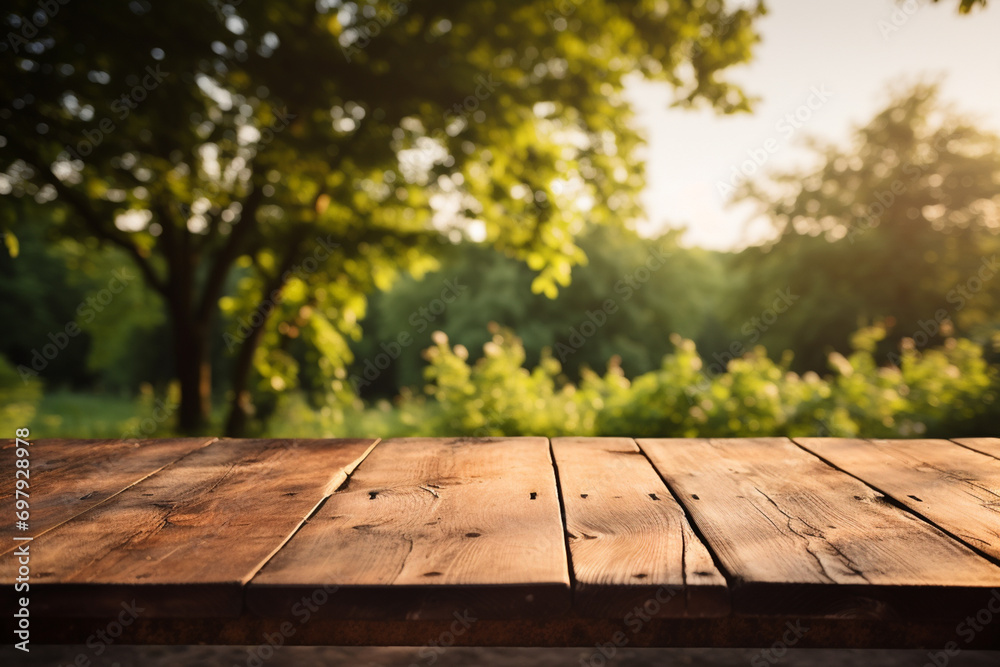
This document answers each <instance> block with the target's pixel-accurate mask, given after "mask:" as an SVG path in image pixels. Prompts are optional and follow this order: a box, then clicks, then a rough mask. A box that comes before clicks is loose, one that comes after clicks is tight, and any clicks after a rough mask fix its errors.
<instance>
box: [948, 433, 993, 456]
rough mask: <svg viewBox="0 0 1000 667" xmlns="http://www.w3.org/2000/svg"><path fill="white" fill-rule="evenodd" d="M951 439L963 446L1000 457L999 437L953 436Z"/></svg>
mask: <svg viewBox="0 0 1000 667" xmlns="http://www.w3.org/2000/svg"><path fill="white" fill-rule="evenodd" d="M953 440H954V441H955V442H957V443H958V444H960V445H962V446H963V447H968V448H969V449H974V450H976V451H977V452H981V453H983V454H988V455H990V456H992V457H993V458H995V459H1000V438H953Z"/></svg>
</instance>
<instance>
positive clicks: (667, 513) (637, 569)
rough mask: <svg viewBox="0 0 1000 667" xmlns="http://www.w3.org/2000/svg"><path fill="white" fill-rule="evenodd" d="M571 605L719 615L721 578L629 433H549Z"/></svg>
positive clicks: (605, 612)
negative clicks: (581, 435)
mask: <svg viewBox="0 0 1000 667" xmlns="http://www.w3.org/2000/svg"><path fill="white" fill-rule="evenodd" d="M552 452H553V455H554V456H555V462H556V468H557V472H558V477H559V486H560V489H561V491H562V497H563V505H564V508H565V513H566V534H567V536H568V537H569V545H570V552H571V557H572V563H573V573H574V578H575V582H574V600H573V602H574V608H575V609H576V610H577V611H578V612H580V613H582V614H589V615H593V616H600V617H606V618H607V617H612V618H613V617H615V616H623V615H624V614H626V613H628V612H629V611H631V610H633V609H634V608H635V607H636V606H637V605H638V606H640V607H645V608H646V609H648V610H651V611H653V612H654V613H655V615H658V616H699V615H706V616H711V615H716V616H718V615H724V614H727V613H728V612H729V591H728V589H727V587H726V580H725V578H723V576H722V574H721V573H719V570H718V569H717V568H716V567H715V563H714V562H713V561H712V556H711V554H710V553H709V552H708V549H706V548H705V546H704V545H703V544H702V543H701V540H699V539H698V537H697V536H696V535H695V533H694V531H693V530H692V529H691V525H690V524H689V523H688V520H687V518H686V517H685V516H684V510H683V509H681V507H680V505H678V504H677V501H676V500H675V499H674V497H673V495H671V493H670V491H669V489H667V487H666V486H665V485H664V484H663V480H661V479H660V476H659V475H658V474H657V472H656V470H654V469H653V467H652V465H650V463H649V461H648V460H647V459H646V457H645V456H643V454H642V452H640V451H639V448H638V447H637V446H636V444H635V442H634V441H633V440H631V439H630V438H553V440H552Z"/></svg>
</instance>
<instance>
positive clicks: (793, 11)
mask: <svg viewBox="0 0 1000 667" xmlns="http://www.w3.org/2000/svg"><path fill="white" fill-rule="evenodd" d="M767 5H768V10H769V13H768V15H767V16H765V17H763V18H762V19H761V20H760V22H759V23H758V30H759V31H760V34H761V37H762V41H761V42H760V43H759V44H758V45H757V48H756V51H755V57H754V58H753V60H752V62H751V63H750V64H749V65H747V66H744V67H740V68H738V69H733V70H731V71H730V72H729V73H728V76H729V79H730V80H732V81H735V82H738V83H739V84H741V85H742V86H743V87H744V90H746V91H747V92H748V93H749V94H751V95H756V96H758V97H759V98H760V101H759V103H758V104H757V106H756V108H755V111H754V113H753V114H752V115H748V114H740V115H738V116H722V115H719V114H716V113H714V112H712V111H708V110H683V109H669V108H668V105H669V103H670V101H671V100H672V97H671V93H670V90H669V89H668V88H666V87H665V86H660V85H652V84H646V83H642V84H639V85H638V86H637V87H636V88H635V90H634V100H635V102H636V107H637V110H638V112H639V121H640V122H641V124H642V126H643V127H644V129H645V131H646V134H647V139H648V142H649V146H648V149H647V151H648V162H647V188H646V192H645V193H644V203H645V206H646V211H647V216H648V220H647V221H646V223H644V224H643V225H641V226H640V231H643V232H644V233H654V232H656V231H658V230H660V229H662V228H663V227H664V226H679V225H682V224H686V225H687V227H688V232H687V233H686V235H685V237H684V242H685V243H686V244H687V245H698V246H703V247H706V248H715V249H732V248H739V247H742V246H745V245H747V244H749V243H752V242H754V241H759V240H760V239H762V238H765V237H766V235H767V233H768V231H769V229H770V228H769V226H768V224H767V221H766V220H756V221H755V220H752V219H751V215H752V213H751V211H749V210H747V207H746V205H745V204H744V205H729V206H727V198H726V197H724V196H723V195H722V194H720V192H719V185H718V184H719V183H720V182H728V181H729V179H730V178H732V177H733V168H734V167H737V168H738V167H739V166H740V165H741V164H742V163H743V162H745V161H746V160H748V159H750V155H749V154H748V151H751V152H754V153H756V155H757V156H758V158H760V157H761V156H762V150H763V151H765V152H767V150H766V149H768V148H769V149H770V152H769V153H768V155H767V158H766V160H765V161H764V166H763V170H764V171H766V170H768V169H774V168H777V169H779V170H780V169H785V168H788V167H790V166H794V165H797V164H804V160H805V159H806V156H807V155H808V153H806V152H804V151H803V150H802V148H801V146H800V144H801V142H802V139H803V138H804V137H805V136H807V135H815V136H819V137H821V138H823V139H826V140H832V141H836V142H837V143H838V144H840V145H843V144H844V143H845V142H846V141H847V140H848V138H849V137H850V134H851V132H850V131H851V129H852V127H855V126H857V125H860V124H864V123H866V122H867V121H868V120H869V119H870V118H871V117H872V116H873V115H874V114H875V112H876V111H877V110H878V109H879V108H881V107H882V106H883V105H884V104H885V103H886V102H887V101H888V94H889V91H892V90H894V88H896V87H898V86H900V85H906V84H908V83H913V82H916V81H918V80H921V78H924V79H940V80H941V81H942V92H943V99H944V101H945V102H948V103H953V104H954V105H955V107H956V108H957V109H958V110H959V111H961V112H964V113H968V114H970V115H972V116H973V117H974V118H977V119H979V121H980V122H981V124H983V125H984V126H986V127H992V128H993V129H994V130H996V131H1000V85H998V84H1000V76H998V74H1000V0H991V2H990V3H989V6H988V8H987V9H986V10H982V9H979V10H977V11H976V12H974V13H973V14H971V15H964V16H960V15H959V14H958V10H957V5H958V0H943V1H942V2H940V3H938V4H931V3H930V2H929V0H913V2H912V3H910V4H908V5H907V6H908V7H910V8H911V9H912V8H913V7H916V10H915V11H911V13H910V14H906V13H905V12H901V11H900V12H899V13H898V14H897V15H896V22H897V23H899V26H898V29H896V30H890V29H888V28H886V26H891V27H896V26H895V25H894V24H893V22H892V21H893V13H894V11H896V10H898V9H899V7H900V5H899V4H897V3H896V2H895V1H894V0H768V3H767ZM880 23H881V25H880ZM883 32H884V33H885V34H884V35H883ZM814 87H815V88H816V89H820V90H822V89H825V90H826V91H829V92H830V93H831V96H830V97H829V99H828V100H827V101H826V102H822V103H821V102H820V101H819V98H818V97H813V98H812V100H811V101H812V103H813V106H814V107H816V108H815V109H809V108H808V107H803V108H801V109H800V107H802V105H804V104H807V103H808V102H809V101H810V95H811V91H812V90H813V89H814ZM796 111H798V113H799V116H800V118H805V119H806V120H804V121H803V122H801V127H800V128H798V129H796V128H795V127H793V126H792V125H791V124H788V123H787V122H786V123H782V124H780V125H779V123H781V122H782V119H783V118H784V117H785V116H786V115H787V114H789V113H796ZM739 178H743V176H742V175H740V176H739Z"/></svg>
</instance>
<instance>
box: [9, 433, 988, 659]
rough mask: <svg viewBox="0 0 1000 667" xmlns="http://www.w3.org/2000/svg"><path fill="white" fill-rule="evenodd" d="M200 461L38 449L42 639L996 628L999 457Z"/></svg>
mask: <svg viewBox="0 0 1000 667" xmlns="http://www.w3.org/2000/svg"><path fill="white" fill-rule="evenodd" d="M206 442H207V439H205V440H201V441H198V440H192V441H176V440H175V441H151V442H148V443H146V444H144V445H141V446H140V447H136V446H134V445H127V446H125V447H123V445H122V443H113V442H108V443H99V442H89V443H85V448H80V449H75V448H66V452H67V453H66V454H58V455H53V454H50V453H49V452H53V451H55V452H61V451H62V450H60V449H59V446H60V443H58V442H55V441H36V442H34V444H33V445H32V447H34V448H36V449H35V450H33V451H34V454H33V456H35V458H34V459H33V468H32V477H31V479H32V482H33V484H32V497H31V499H32V521H31V523H32V530H31V531H28V532H29V534H31V535H35V536H36V539H35V540H34V541H33V542H31V543H30V549H31V591H30V598H31V614H32V616H31V618H32V623H33V627H34V628H36V630H37V631H38V633H39V634H38V637H47V638H48V640H49V641H60V642H72V641H77V642H79V641H86V638H87V637H88V636H89V635H90V634H92V633H93V632H94V631H95V630H96V629H99V628H102V627H105V626H107V624H108V623H109V622H110V620H111V619H114V618H115V617H116V616H118V615H119V614H120V612H121V611H122V604H123V603H125V605H126V606H128V605H129V604H130V603H131V602H132V601H133V600H135V603H136V605H137V606H138V607H140V608H141V609H142V612H141V615H140V617H139V618H138V619H136V620H135V622H134V623H131V624H130V625H129V626H128V628H127V632H126V634H125V635H124V636H123V637H122V638H121V639H120V640H119V641H121V642H136V643H178V642H218V643H235V644H251V645H253V644H258V643H260V642H261V641H262V638H263V633H265V632H274V631H276V630H277V629H278V628H280V627H286V626H285V625H283V624H291V625H290V626H289V627H290V628H291V630H293V632H292V633H291V634H289V635H287V636H286V637H285V641H286V643H289V644H293V643H302V644H316V643H335V644H336V643H340V644H409V645H413V644H416V645H423V644H427V643H429V642H431V641H436V640H437V639H439V638H441V637H444V636H445V635H444V633H445V632H449V633H452V639H453V640H454V641H455V643H457V644H469V645H477V644H478V645H536V646H591V647H593V646H594V645H595V643H605V642H609V641H611V642H615V641H616V640H615V637H619V638H622V639H623V640H627V641H626V643H627V644H628V645H629V646H657V645H659V646H697V645H716V646H739V645H747V646H749V645H762V646H769V645H771V644H772V643H773V642H774V641H776V640H777V639H778V638H779V635H780V634H782V633H783V632H784V631H783V630H782V631H781V632H778V633H777V634H774V635H773V636H772V634H770V633H772V631H777V630H778V629H780V628H781V627H784V626H783V624H784V623H795V622H797V621H798V620H801V619H806V623H807V625H808V626H809V627H810V632H809V633H808V635H807V636H806V637H803V638H802V639H801V644H800V645H802V646H813V645H815V646H857V647H876V646H884V647H903V646H909V647H917V646H932V647H933V646H942V645H943V644H945V643H947V641H950V640H951V639H954V638H955V637H956V635H955V633H956V627H958V624H959V623H961V622H963V621H964V620H965V619H967V618H968V617H970V616H974V615H976V614H977V613H979V612H981V611H982V610H984V609H985V610H987V611H990V613H992V614H994V615H995V614H996V613H1000V612H997V611H996V609H997V608H1000V593H997V591H1000V566H998V565H997V564H996V563H994V562H991V560H995V559H996V544H997V541H996V539H995V538H996V535H997V532H996V523H991V519H992V517H993V516H994V515H995V514H996V510H995V509H994V508H995V507H996V505H994V504H991V503H994V502H995V501H994V500H993V498H994V495H995V494H996V493H997V492H998V489H997V470H998V466H1000V461H998V460H997V458H994V457H993V455H992V454H991V452H990V451H989V450H990V448H991V447H993V446H994V445H995V442H996V440H995V439H971V440H964V439H962V440H960V441H956V442H960V443H961V444H956V443H950V442H946V441H912V442H895V441H878V442H868V441H861V440H852V441H849V440H839V441H832V440H809V439H802V440H801V441H800V443H799V444H795V443H793V442H792V441H790V440H787V439H783V438H770V439H742V440H735V439H734V440H703V439H685V440H657V439H643V440H639V441H638V444H636V441H633V440H631V439H627V438H556V439H554V440H553V441H552V442H551V443H550V442H549V440H547V439H546V438H533V437H529V438H485V439H477V438H465V439H427V438H424V439H417V438H410V439H395V440H388V441H385V442H381V443H379V444H377V445H376V444H375V440H340V441H336V440H244V441H240V440H220V441H215V442H212V443H211V444H206ZM185 448H187V449H185ZM984 449H985V450H986V451H983V450H984ZM814 452H815V453H814ZM39 453H42V454H43V455H41V456H40V455H38V454H39ZM839 468H842V470H841V469H839ZM10 472H11V469H10V468H9V467H8V468H6V469H4V470H3V471H0V481H2V482H3V487H0V493H5V494H6V497H10V495H12V491H11V489H12V487H13V482H14V478H13V476H12V475H11V474H10ZM91 493H92V494H93V495H88V494H91ZM884 494H888V495H884ZM991 494H992V495H991ZM43 496H44V497H43ZM83 496H87V497H86V498H84V497H83ZM36 510H37V513H36ZM7 536H8V539H10V532H9V527H8V533H7ZM963 541H964V542H963ZM567 545H568V549H567ZM970 545H972V546H970ZM4 548H5V549H7V550H8V551H9V548H8V545H7V544H4ZM7 558H8V559H10V558H11V556H10V555H8V556H7ZM9 562H12V561H9ZM14 572H15V569H14V568H8V569H5V570H4V571H3V572H2V573H0V585H3V586H9V585H11V584H12V583H13V577H14V576H15V574H14ZM637 575H645V576H637ZM675 591H676V592H675ZM658 593H659V597H658V596H657V594H658ZM11 597H13V596H8V597H7V598H4V605H5V611H6V605H9V604H10V602H9V600H10V598H11ZM306 601H308V602H306ZM306 612H308V613H306ZM983 613H985V612H983ZM6 617H7V618H8V621H7V624H8V625H10V618H11V617H10V615H9V614H7V616H6ZM473 618H474V619H476V620H475V621H472V620H471V619H473ZM304 619H308V622H304ZM619 632H620V633H621V635H617V634H615V633H619ZM974 645H975V646H978V647H980V648H1000V626H998V627H997V628H994V627H993V626H992V625H991V626H990V627H989V628H987V629H984V630H983V631H982V632H978V633H977V634H976V636H975V638H974V643H973V644H968V645H965V646H963V648H971V647H972V646H974Z"/></svg>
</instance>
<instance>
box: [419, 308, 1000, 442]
mask: <svg viewBox="0 0 1000 667" xmlns="http://www.w3.org/2000/svg"><path fill="white" fill-rule="evenodd" d="M884 336H885V330H884V328H882V327H869V328H867V329H863V330H861V331H859V332H857V334H856V335H855V336H854V337H853V343H852V344H853V347H854V349H853V351H852V353H851V354H850V356H848V357H844V356H842V355H840V354H832V355H831V357H830V360H829V361H830V367H831V374H830V375H828V376H825V377H820V376H819V375H817V374H816V373H813V372H808V373H805V374H803V375H799V374H797V373H795V372H792V371H790V370H789V368H788V359H787V356H786V358H785V359H783V360H782V361H780V362H775V361H773V360H771V359H769V358H768V357H767V356H766V354H765V353H764V350H763V349H762V348H757V349H755V350H753V351H751V352H750V353H748V354H747V355H745V356H744V357H741V358H739V359H736V360H733V361H731V362H730V363H729V365H728V367H727V369H726V372H724V373H720V374H718V375H713V376H708V375H706V374H704V373H703V371H702V368H703V363H702V359H701V358H700V357H699V356H698V353H697V351H696V349H695V346H694V343H693V342H692V341H690V340H683V339H680V338H679V337H675V343H676V351H675V352H673V353H671V354H668V355H666V356H665V357H664V358H663V362H662V364H661V366H660V368H659V369H657V370H655V371H651V372H649V373H644V374H642V375H640V376H638V377H636V378H635V379H634V380H632V381H629V380H628V379H626V378H625V377H624V376H623V374H622V372H621V369H620V368H617V367H615V366H614V365H612V366H611V367H609V369H608V372H607V374H606V375H604V376H603V377H599V376H597V375H596V374H594V373H590V372H588V373H585V375H584V379H583V380H582V381H581V382H580V383H579V384H573V383H569V382H565V381H564V379H562V378H561V377H560V368H559V364H558V362H557V361H555V360H554V359H551V358H543V359H542V361H541V363H540V364H539V365H538V366H536V367H535V368H533V369H531V370H529V369H527V368H524V367H523V363H524V348H523V346H522V345H521V342H520V340H519V339H517V338H516V337H515V336H514V335H513V334H511V333H510V332H509V331H503V330H500V329H494V336H493V339H492V340H491V341H490V342H488V343H487V344H486V346H485V347H486V349H485V350H484V356H483V357H482V358H480V359H479V360H478V361H476V362H475V363H472V364H470V363H469V362H468V352H467V351H466V350H465V348H464V347H462V346H461V345H456V346H453V347H452V346H449V344H448V341H447V338H446V337H445V336H444V335H443V334H439V335H438V336H437V340H436V345H435V346H434V347H432V348H430V349H429V350H428V357H429V360H430V366H429V368H428V370H427V377H428V380H429V381H430V385H429V387H428V391H429V393H430V394H431V395H432V396H433V397H434V399H435V400H436V403H437V409H438V411H437V412H425V413H424V417H425V419H426V422H425V423H424V424H423V430H422V432H427V433H430V434H435V435H518V434H524V433H545V434H553V435H567V434H572V435H603V436H612V435H620V436H632V437H635V436H649V437H652V436H661V437H695V436H698V437H724V436H767V435H792V436H794V435H831V436H859V435H860V436H863V437H918V436H931V437H954V436H955V435H956V434H965V433H969V432H970V425H972V424H976V423H977V420H979V421H981V422H983V423H985V420H986V419H987V418H989V419H995V418H996V417H997V414H998V404H997V392H998V390H1000V386H998V377H997V371H996V369H995V368H992V367H990V366H988V365H987V364H986V362H985V361H984V359H983V350H982V349H981V348H980V347H979V346H977V345H976V344H975V343H973V342H971V341H969V340H965V339H954V338H948V339H946V341H945V343H944V345H943V346H941V347H939V348H934V349H930V350H926V351H919V350H916V349H914V347H913V344H912V341H908V342H906V343H905V344H904V347H903V350H902V357H901V365H900V366H899V367H892V366H881V367H880V366H878V365H877V364H876V363H875V357H874V349H875V343H876V342H877V341H878V340H880V339H881V338H883V337H884ZM403 409H406V406H405V402H404V406H403ZM974 430H975V427H973V429H972V431H974Z"/></svg>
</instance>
